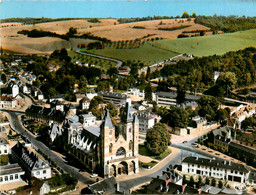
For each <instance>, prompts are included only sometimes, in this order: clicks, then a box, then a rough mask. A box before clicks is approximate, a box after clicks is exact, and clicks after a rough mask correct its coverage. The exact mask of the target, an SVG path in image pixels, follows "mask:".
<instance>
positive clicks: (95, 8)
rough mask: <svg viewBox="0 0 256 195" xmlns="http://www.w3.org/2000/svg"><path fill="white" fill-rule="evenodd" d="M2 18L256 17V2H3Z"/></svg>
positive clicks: (134, 0) (0, 16) (50, 0)
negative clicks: (190, 15)
mask: <svg viewBox="0 0 256 195" xmlns="http://www.w3.org/2000/svg"><path fill="white" fill-rule="evenodd" d="M0 2H1V3H0V18H1V19H3V18H11V17H35V18H41V17H49V18H64V17H69V18H76V17H79V18H94V17H97V18H108V17H112V18H121V17H122V18H125V17H145V16H153V15H159V16H177V15H182V13H183V12H184V11H187V12H188V13H189V14H192V12H196V14H197V15H213V14H215V13H216V14H217V15H225V16H228V15H238V16H242V15H245V16H256V0H0Z"/></svg>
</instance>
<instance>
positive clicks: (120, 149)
mask: <svg viewBox="0 0 256 195" xmlns="http://www.w3.org/2000/svg"><path fill="white" fill-rule="evenodd" d="M123 155H125V149H124V148H123V147H121V148H119V149H118V150H117V152H116V156H123Z"/></svg>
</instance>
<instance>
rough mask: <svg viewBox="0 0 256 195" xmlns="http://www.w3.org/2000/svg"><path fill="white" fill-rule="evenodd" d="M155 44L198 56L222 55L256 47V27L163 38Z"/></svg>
mask: <svg viewBox="0 0 256 195" xmlns="http://www.w3.org/2000/svg"><path fill="white" fill-rule="evenodd" d="M153 44H154V45H155V46H156V47H158V48H162V49H166V50H170V51H174V52H177V53H189V54H193V55H195V56H198V57H201V56H208V55H214V54H217V55H221V54H224V53H226V52H228V51H237V50H239V49H244V48H246V47H250V46H254V47H256V29H252V30H246V31H239V32H235V33H226V34H219V35H213V36H203V37H192V38H180V39H163V40H158V41H154V42H153Z"/></svg>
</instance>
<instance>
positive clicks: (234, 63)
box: [158, 47, 256, 96]
mask: <svg viewBox="0 0 256 195" xmlns="http://www.w3.org/2000/svg"><path fill="white" fill-rule="evenodd" d="M255 70H256V48H253V47H249V48H246V49H244V50H239V51H235V52H234V51H232V52H227V53H226V54H224V55H222V56H217V55H213V56H208V57H202V58H198V57H195V58H194V59H193V60H189V61H180V62H178V63H177V64H174V65H167V66H165V67H164V68H162V69H161V71H160V73H161V76H162V77H165V78H166V80H164V81H162V82H161V83H159V86H158V89H159V90H166V89H168V87H170V86H177V85H180V86H181V87H182V88H184V89H187V90H192V91H194V89H201V91H205V90H207V91H206V93H208V94H211V95H215V96H224V95H227V93H229V92H230V91H231V90H232V89H234V88H236V87H242V86H248V85H250V84H253V83H255V82H256V74H255ZM214 72H220V76H219V77H218V79H217V80H216V82H214V80H213V74H214Z"/></svg>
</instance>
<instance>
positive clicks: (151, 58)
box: [85, 42, 179, 66]
mask: <svg viewBox="0 0 256 195" xmlns="http://www.w3.org/2000/svg"><path fill="white" fill-rule="evenodd" d="M150 43H151V42H150ZM152 43H154V42H152ZM85 51H86V52H89V53H93V54H98V55H101V56H106V57H111V58H115V59H119V60H121V61H127V60H131V61H132V62H142V63H144V64H145V65H146V66H148V65H152V64H154V63H156V62H161V61H163V60H166V59H169V58H171V57H173V56H176V55H178V54H179V53H175V52H171V51H167V50H163V49H159V48H155V47H152V46H151V45H150V44H145V45H143V46H140V47H139V48H136V49H115V48H104V49H99V50H96V49H95V50H85Z"/></svg>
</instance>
